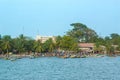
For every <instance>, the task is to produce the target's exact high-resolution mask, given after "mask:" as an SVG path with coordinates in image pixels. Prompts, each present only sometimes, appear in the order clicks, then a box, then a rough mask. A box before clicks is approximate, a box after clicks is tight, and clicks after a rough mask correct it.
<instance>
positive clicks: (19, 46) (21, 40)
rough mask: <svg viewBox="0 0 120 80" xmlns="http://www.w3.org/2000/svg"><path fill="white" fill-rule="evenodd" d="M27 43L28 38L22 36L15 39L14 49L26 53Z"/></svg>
mask: <svg viewBox="0 0 120 80" xmlns="http://www.w3.org/2000/svg"><path fill="white" fill-rule="evenodd" d="M25 43H26V37H25V36H24V35H23V34H21V35H20V36H19V37H18V38H15V39H14V40H13V44H14V49H15V50H17V51H18V53H22V52H25Z"/></svg>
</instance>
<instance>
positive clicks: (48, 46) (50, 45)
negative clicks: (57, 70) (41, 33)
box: [43, 38, 55, 52]
mask: <svg viewBox="0 0 120 80" xmlns="http://www.w3.org/2000/svg"><path fill="white" fill-rule="evenodd" d="M43 49H44V52H53V50H54V49H55V43H54V42H53V40H52V39H51V38H50V39H49V40H47V41H46V42H45V43H44V44H43Z"/></svg>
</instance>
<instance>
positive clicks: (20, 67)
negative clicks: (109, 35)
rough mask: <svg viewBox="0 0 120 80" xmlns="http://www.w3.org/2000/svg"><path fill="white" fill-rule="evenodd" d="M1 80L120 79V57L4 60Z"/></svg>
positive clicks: (1, 63)
mask: <svg viewBox="0 0 120 80" xmlns="http://www.w3.org/2000/svg"><path fill="white" fill-rule="evenodd" d="M0 80H120V57H116V58H110V57H103V58H81V59H80V58H78V59H60V58H54V57H52V58H37V59H28V58H24V59H20V60H17V61H7V60H2V59H0Z"/></svg>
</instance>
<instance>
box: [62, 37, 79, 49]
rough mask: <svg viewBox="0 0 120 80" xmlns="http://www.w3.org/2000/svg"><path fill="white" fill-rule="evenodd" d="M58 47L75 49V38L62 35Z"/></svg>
mask: <svg viewBox="0 0 120 80" xmlns="http://www.w3.org/2000/svg"><path fill="white" fill-rule="evenodd" d="M60 47H61V48H62V49H63V50H69V51H76V50H77V48H78V43H77V40H76V39H74V38H72V37H70V36H63V38H62V40H61V42H60Z"/></svg>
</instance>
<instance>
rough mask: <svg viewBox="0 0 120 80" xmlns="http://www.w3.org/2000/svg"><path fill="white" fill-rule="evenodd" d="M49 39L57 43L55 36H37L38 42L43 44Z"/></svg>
mask: <svg viewBox="0 0 120 80" xmlns="http://www.w3.org/2000/svg"><path fill="white" fill-rule="evenodd" d="M48 39H52V40H53V42H55V37H54V36H40V35H37V36H36V41H38V40H40V41H41V42H42V43H44V42H45V41H47V40H48Z"/></svg>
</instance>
